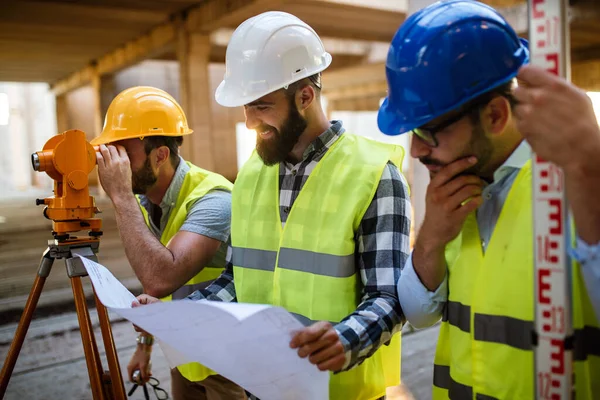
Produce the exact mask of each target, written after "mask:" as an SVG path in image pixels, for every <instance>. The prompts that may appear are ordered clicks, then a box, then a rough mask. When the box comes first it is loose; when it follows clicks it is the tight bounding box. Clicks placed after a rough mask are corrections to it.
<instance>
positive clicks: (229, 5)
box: [186, 0, 303, 33]
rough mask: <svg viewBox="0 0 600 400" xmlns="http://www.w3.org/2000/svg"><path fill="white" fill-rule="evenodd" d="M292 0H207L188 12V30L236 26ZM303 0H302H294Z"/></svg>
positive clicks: (200, 30)
mask: <svg viewBox="0 0 600 400" xmlns="http://www.w3.org/2000/svg"><path fill="white" fill-rule="evenodd" d="M291 1H292V0H228V1H218V0H208V1H205V2H203V3H202V4H200V6H199V7H196V8H194V9H192V10H190V11H189V12H188V15H187V19H186V29H187V30H188V32H204V33H209V32H212V31H214V30H216V29H218V28H222V27H237V26H238V25H239V24H240V23H242V22H243V21H244V20H246V19H248V18H250V17H252V16H254V15H258V14H260V13H262V12H265V11H269V10H274V9H277V8H278V7H280V6H281V5H282V4H285V3H287V2H291ZM295 1H303V0H295Z"/></svg>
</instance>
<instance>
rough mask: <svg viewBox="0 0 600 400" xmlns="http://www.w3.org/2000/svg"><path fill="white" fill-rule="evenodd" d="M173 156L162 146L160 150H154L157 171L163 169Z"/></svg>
mask: <svg viewBox="0 0 600 400" xmlns="http://www.w3.org/2000/svg"><path fill="white" fill-rule="evenodd" d="M170 154H171V150H169V148H168V147H167V146H160V147H159V148H156V149H154V157H153V159H154V164H155V166H156V169H159V168H160V167H162V166H163V165H164V164H165V163H167V162H169V155H170Z"/></svg>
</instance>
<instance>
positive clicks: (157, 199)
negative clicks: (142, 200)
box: [146, 161, 181, 206]
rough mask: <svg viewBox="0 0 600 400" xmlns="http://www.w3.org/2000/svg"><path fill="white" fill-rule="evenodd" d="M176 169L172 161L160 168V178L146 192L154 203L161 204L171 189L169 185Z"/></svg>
mask: <svg viewBox="0 0 600 400" xmlns="http://www.w3.org/2000/svg"><path fill="white" fill-rule="evenodd" d="M180 162H181V161H180ZM178 165H179V164H178ZM176 170H177V167H173V165H172V164H171V162H170V161H168V162H167V163H165V164H164V165H163V166H162V167H161V168H160V169H159V170H158V179H157V180H156V183H155V184H154V185H153V186H152V187H151V188H150V189H148V191H147V192H146V197H147V198H148V200H150V202H151V203H152V204H155V205H157V206H160V203H162V200H163V198H164V197H165V194H166V193H167V190H169V186H171V182H172V181H173V178H174V177H175V171H176Z"/></svg>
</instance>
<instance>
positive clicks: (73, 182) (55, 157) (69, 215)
mask: <svg viewBox="0 0 600 400" xmlns="http://www.w3.org/2000/svg"><path fill="white" fill-rule="evenodd" d="M31 164H32V167H33V170H34V171H39V172H46V174H48V176H49V177H50V178H52V179H53V180H54V196H51V197H46V198H45V199H37V200H36V205H42V204H44V205H46V207H45V208H44V216H45V217H46V218H48V219H50V220H52V234H53V235H54V237H55V239H57V240H59V241H60V240H66V239H68V238H69V233H72V232H79V231H82V230H89V235H90V236H92V237H97V236H100V235H102V232H101V228H102V220H101V219H100V218H94V216H95V215H96V213H98V212H100V211H99V210H98V207H96V204H95V201H94V198H93V197H92V196H90V193H89V188H88V175H89V173H90V172H91V171H92V170H93V169H94V167H95V166H96V148H94V146H92V145H91V144H90V143H88V142H87V141H86V138H85V133H83V132H82V131H79V130H75V129H74V130H69V131H66V132H63V133H61V134H58V135H56V136H53V137H52V138H50V139H49V140H48V141H47V142H46V144H45V145H44V148H43V149H42V151H38V152H35V153H33V154H32V155H31Z"/></svg>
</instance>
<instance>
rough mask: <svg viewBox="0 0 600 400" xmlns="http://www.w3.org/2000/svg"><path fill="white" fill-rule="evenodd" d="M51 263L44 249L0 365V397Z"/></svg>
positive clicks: (17, 355)
mask: <svg viewBox="0 0 600 400" xmlns="http://www.w3.org/2000/svg"><path fill="white" fill-rule="evenodd" d="M53 263H54V258H52V257H50V255H49V253H48V250H46V252H45V253H44V255H43V256H42V260H41V261H40V267H39V269H38V274H37V276H36V277H35V281H34V282H33V287H32V288H31V291H30V292H29V297H28V298H27V303H26V304H25V309H24V310H23V315H22V316H21V320H20V321H19V325H18V326H17V331H16V332H15V337H14V339H13V341H12V343H11V345H10V349H9V350H8V355H7V356H6V361H5V362H4V366H3V367H2V374H1V375H0V399H2V398H4V394H5V393H6V388H7V387H8V381H10V377H11V375H12V372H13V369H14V368H15V364H16V363H17V358H18V357H19V353H20V352H21V347H22V346H23V342H24V341H25V335H27V330H28V329H29V324H30V323H31V317H32V316H33V312H34V311H35V308H36V307H37V303H38V300H39V299H40V294H41V293H42V289H43V288H44V283H45V282H46V277H47V276H48V275H49V274H50V270H51V269H52V264H53Z"/></svg>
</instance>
